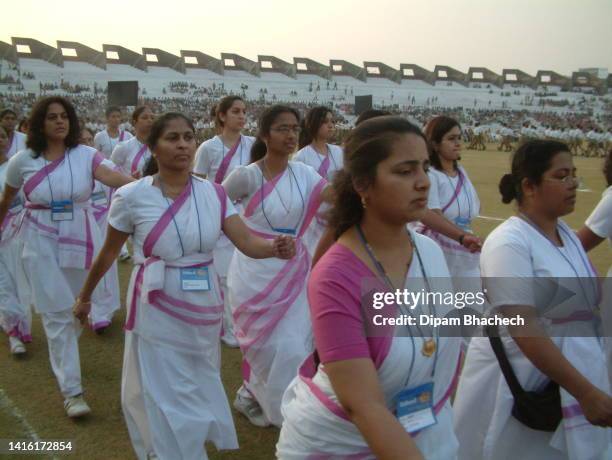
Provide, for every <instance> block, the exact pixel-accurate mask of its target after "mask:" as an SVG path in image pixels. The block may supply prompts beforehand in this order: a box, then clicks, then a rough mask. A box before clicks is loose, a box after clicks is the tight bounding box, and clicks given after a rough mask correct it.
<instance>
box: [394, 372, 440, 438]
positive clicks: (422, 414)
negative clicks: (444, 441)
mask: <svg viewBox="0 0 612 460" xmlns="http://www.w3.org/2000/svg"><path fill="white" fill-rule="evenodd" d="M433 389H434V385H433V382H429V383H425V384H423V385H419V386H418V387H415V388H408V389H406V390H403V391H401V392H400V393H399V394H398V395H397V396H396V416H397V418H398V420H399V422H400V423H401V424H402V426H403V427H404V429H405V430H406V431H407V432H408V433H410V434H414V433H416V432H418V431H421V430H422V429H424V428H427V427H428V426H432V425H435V424H436V423H438V421H437V420H436V414H434V411H433Z"/></svg>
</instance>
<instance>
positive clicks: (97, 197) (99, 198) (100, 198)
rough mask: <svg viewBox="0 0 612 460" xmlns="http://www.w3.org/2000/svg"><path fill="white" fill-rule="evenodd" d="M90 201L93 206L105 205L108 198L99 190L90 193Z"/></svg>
mask: <svg viewBox="0 0 612 460" xmlns="http://www.w3.org/2000/svg"><path fill="white" fill-rule="evenodd" d="M91 202H92V203H93V204H94V205H95V206H107V205H108V199H107V198H106V192H104V191H100V192H96V193H92V194H91Z"/></svg>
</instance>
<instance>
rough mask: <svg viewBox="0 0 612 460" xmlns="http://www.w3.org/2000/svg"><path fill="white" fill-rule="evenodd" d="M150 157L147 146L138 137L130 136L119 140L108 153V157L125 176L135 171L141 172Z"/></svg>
mask: <svg viewBox="0 0 612 460" xmlns="http://www.w3.org/2000/svg"><path fill="white" fill-rule="evenodd" d="M149 158H151V151H150V150H149V147H147V146H146V145H145V144H142V143H141V142H140V141H139V140H138V138H136V137H132V138H130V139H129V140H127V141H125V142H121V143H120V144H118V145H117V146H116V147H115V148H114V149H113V153H112V154H111V155H110V159H111V161H112V162H113V163H115V164H116V165H117V166H118V167H119V171H120V172H121V173H122V174H125V175H126V176H131V175H133V174H134V173H136V172H139V173H141V174H142V172H143V170H144V168H145V167H146V165H147V163H148V162H149Z"/></svg>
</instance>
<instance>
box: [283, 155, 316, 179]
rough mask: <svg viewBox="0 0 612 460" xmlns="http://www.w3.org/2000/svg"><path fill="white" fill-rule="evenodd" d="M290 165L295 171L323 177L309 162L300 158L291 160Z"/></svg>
mask: <svg viewBox="0 0 612 460" xmlns="http://www.w3.org/2000/svg"><path fill="white" fill-rule="evenodd" d="M289 166H290V167H291V169H292V171H293V172H294V173H299V174H304V175H306V176H312V177H314V178H315V179H321V176H320V175H319V173H318V172H317V170H316V169H314V168H313V167H312V166H310V165H309V164H306V163H304V162H303V161H299V160H298V159H292V160H289Z"/></svg>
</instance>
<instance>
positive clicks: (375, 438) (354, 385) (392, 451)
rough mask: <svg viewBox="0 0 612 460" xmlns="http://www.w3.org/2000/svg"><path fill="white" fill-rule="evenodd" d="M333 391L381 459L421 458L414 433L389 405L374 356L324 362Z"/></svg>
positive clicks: (413, 459) (409, 459)
mask: <svg viewBox="0 0 612 460" xmlns="http://www.w3.org/2000/svg"><path fill="white" fill-rule="evenodd" d="M325 372H326V373H327V375H328V376H329V379H330V381H331V384H332V387H333V389H334V392H335V393H336V395H337V396H338V400H339V401H340V404H341V405H342V407H343V408H344V410H345V412H346V413H347V415H348V417H349V419H350V420H351V422H353V423H354V424H355V425H356V426H357V428H358V429H359V431H360V432H361V434H362V435H363V437H364V439H365V440H366V442H367V443H368V446H370V449H371V450H372V452H373V453H374V455H375V456H376V458H378V459H381V460H421V459H423V456H422V455H421V453H420V452H419V449H418V448H417V447H416V444H415V443H414V441H413V439H412V437H411V436H410V434H409V433H408V432H406V430H405V429H404V427H403V426H402V425H401V424H400V422H399V421H398V420H397V418H396V417H395V416H394V415H393V414H392V413H391V411H389V409H387V406H386V405H385V399H384V396H383V393H382V389H381V388H380V383H379V381H378V374H377V372H376V369H375V368H374V363H372V360H371V359H367V358H359V359H349V360H345V361H337V362H332V363H327V364H325Z"/></svg>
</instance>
